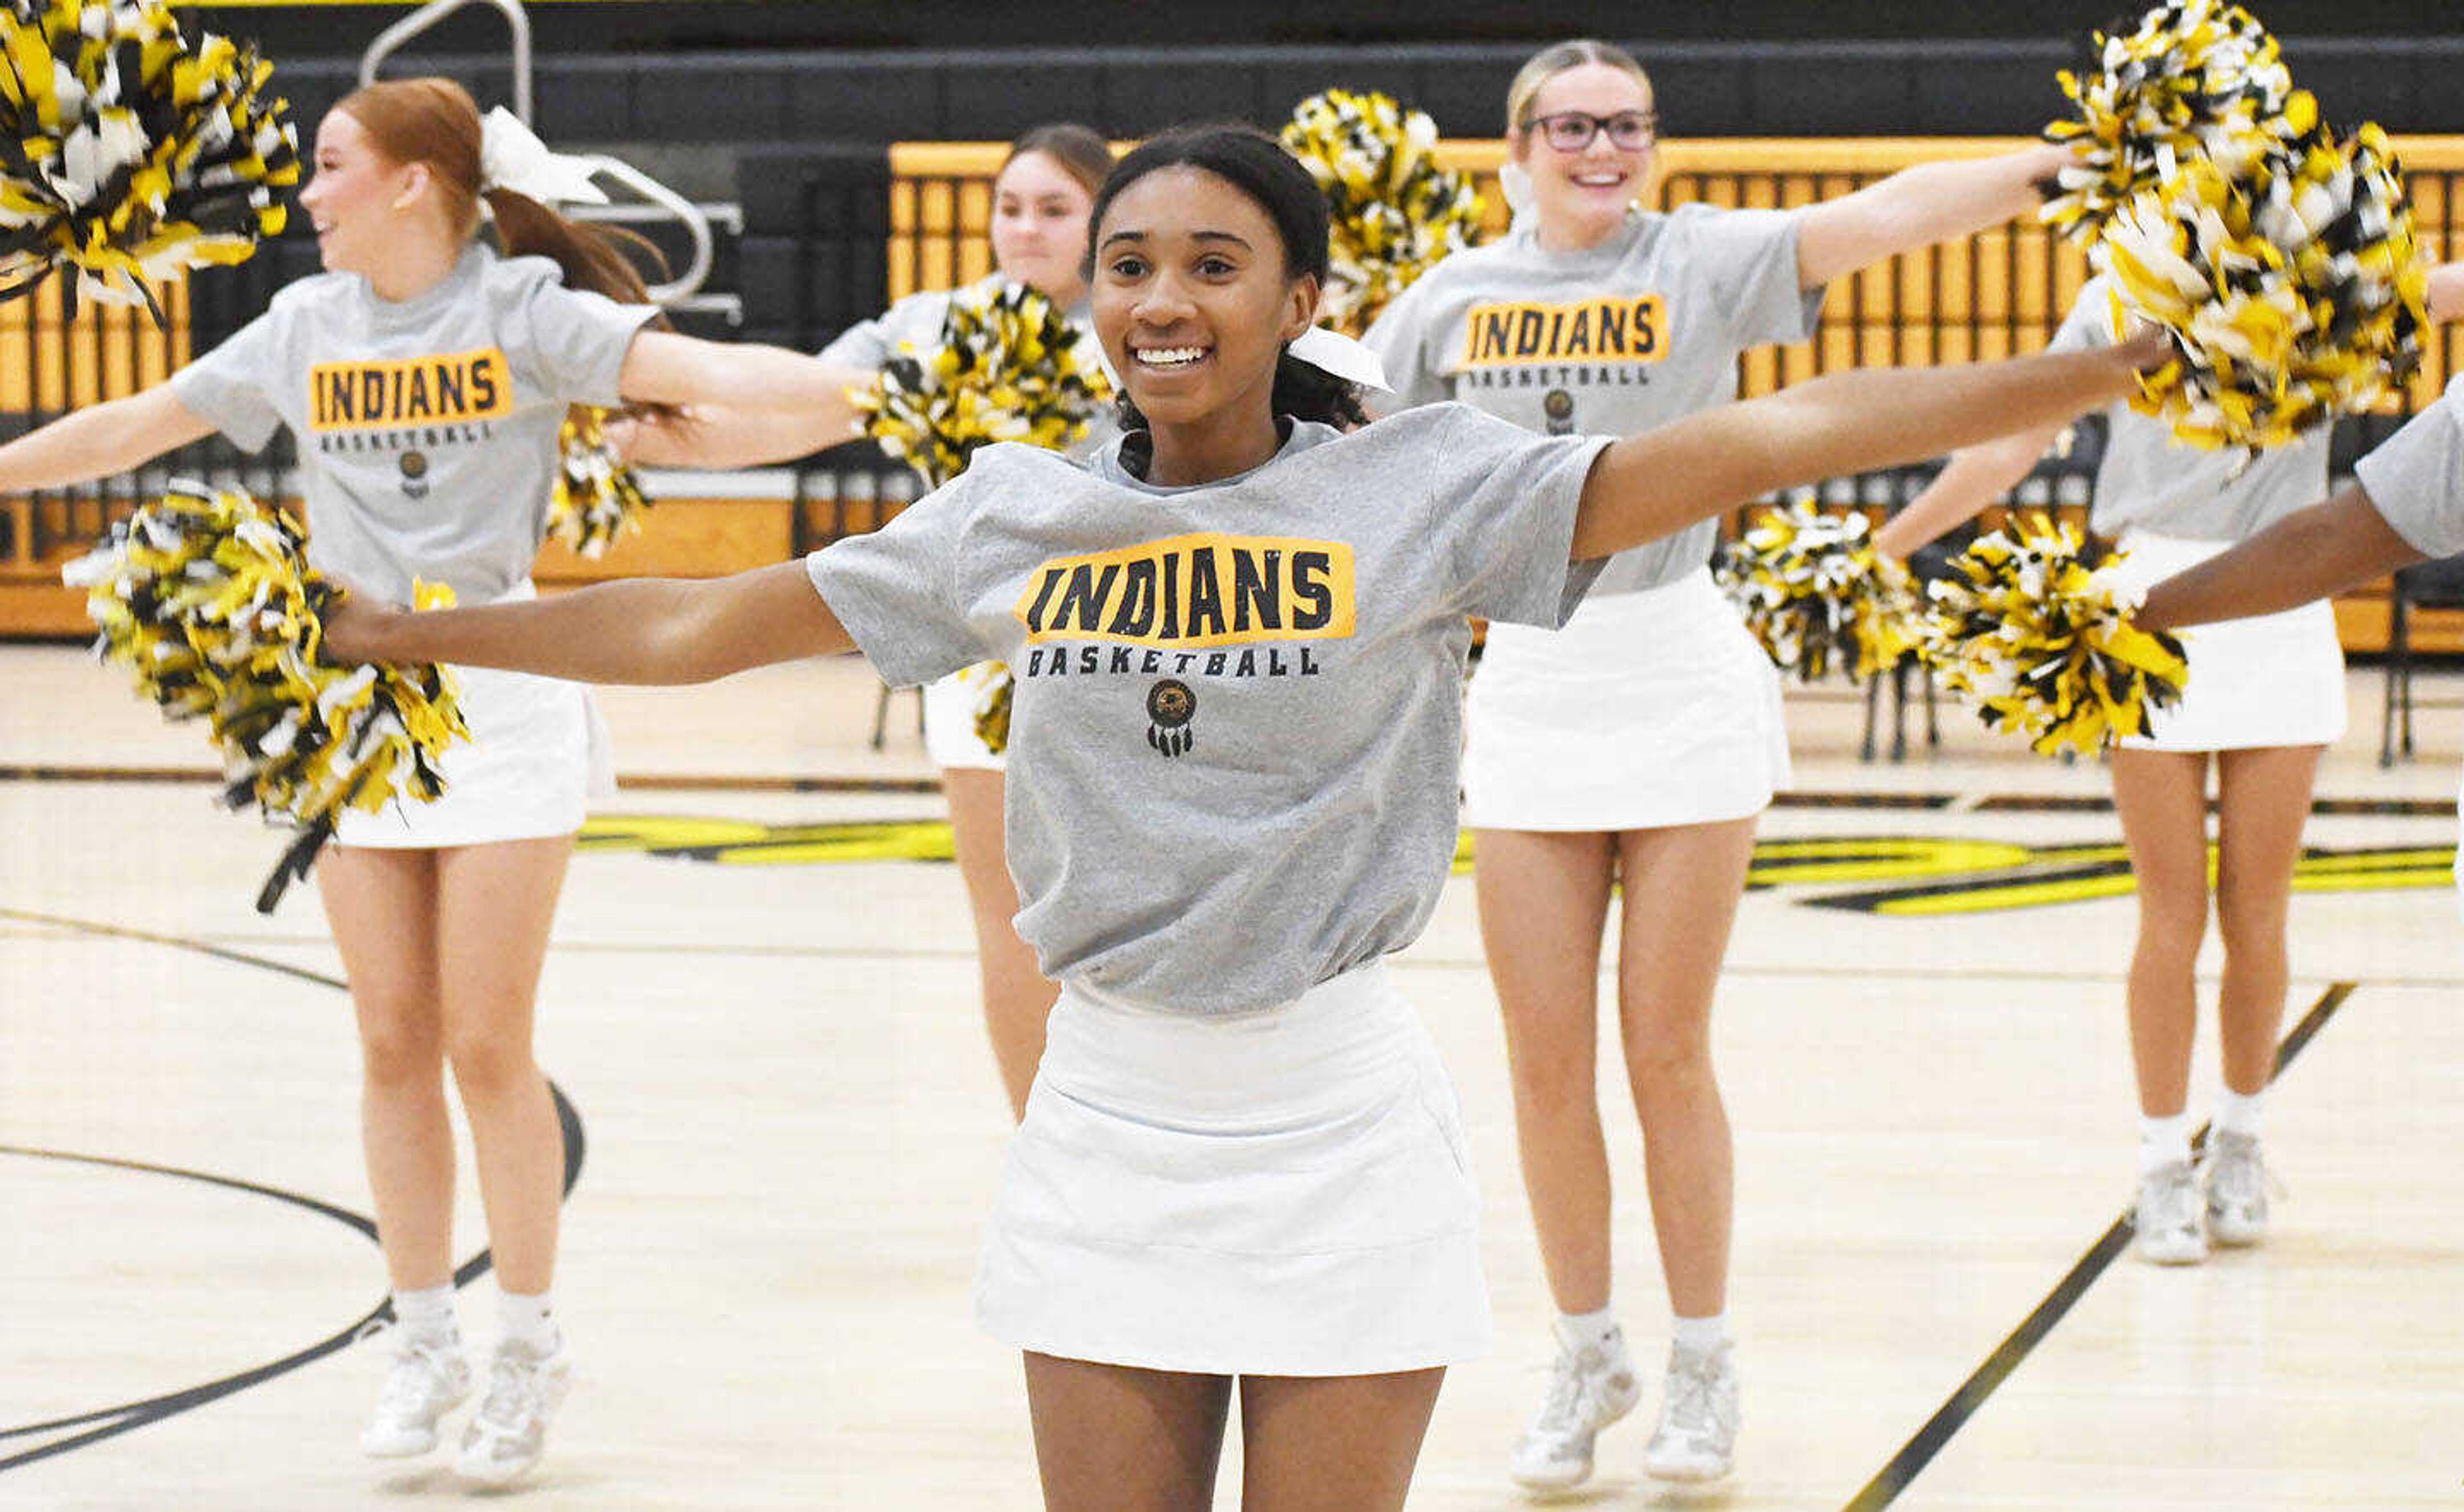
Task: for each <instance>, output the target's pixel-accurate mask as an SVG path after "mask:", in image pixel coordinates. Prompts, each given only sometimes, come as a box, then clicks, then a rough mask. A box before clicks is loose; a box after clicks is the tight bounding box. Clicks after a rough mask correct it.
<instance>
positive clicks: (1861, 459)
mask: <svg viewBox="0 0 2464 1512" xmlns="http://www.w3.org/2000/svg"><path fill="white" fill-rule="evenodd" d="M2171 351H2172V346H2171V343H2170V342H2169V341H2168V340H2167V339H2166V338H2165V337H2164V336H2163V335H2162V334H2160V333H2156V332H2148V333H2145V334H2143V335H2141V336H2138V337H2135V338H2133V339H2132V340H2128V341H2125V342H2123V344H2121V345H2119V346H2109V347H2102V348H2100V349H2098V350H2095V351H2090V352H2057V353H2046V354H2043V355H2040V356H2036V357H2023V358H2017V359H2014V360H2012V361H2009V362H1978V363H1970V364H1961V365H1952V366H1947V367H1925V368H1876V369H1870V370H1867V371H1862V372H1846V373H1835V374H1832V375H1831V376H1829V377H1826V378H1817V379H1815V380H1814V381H1813V382H1811V383H1799V384H1796V385H1795V386H1793V387H1791V388H1786V389H1783V390H1781V391H1780V392H1778V393H1776V394H1771V395H1768V396H1766V397H1764V398H1761V399H1754V400H1749V401H1747V402H1745V403H1743V404H1736V405H1722V406H1721V407H1719V408H1717V409H1712V410H1706V411H1705V412H1704V413H1702V414H1699V415H1692V416H1689V417H1687V418H1686V419H1683V420H1680V421H1678V422H1676V423H1675V424H1673V425H1666V426H1662V427H1660V428H1658V429H1656V430H1647V431H1645V432H1643V433H1642V434H1641V435H1639V436H1629V437H1627V438H1625V439H1624V440H1621V441H1616V442H1612V443H1610V444H1609V446H1608V447H1607V448H1606V449H1603V450H1602V451H1601V453H1600V456H1599V460H1598V461H1597V462H1595V463H1594V464H1593V466H1592V471H1591V476H1590V477H1589V478H1588V479H1587V480H1586V481H1585V482H1584V484H1583V499H1582V505H1581V509H1580V513H1579V514H1578V515H1577V516H1576V519H1575V522H1574V543H1573V551H1572V552H1571V553H1569V555H1570V556H1571V557H1572V558H1573V559H1574V560H1576V561H1584V560H1588V559H1592V558H1594V557H1605V556H1608V555H1609V554H1610V553H1612V552H1618V551H1623V550H1625V549H1627V548H1628V547H1631V546H1639V545H1640V544H1642V543H1643V542H1644V541H1647V540H1657V539H1658V538H1660V537H1662V536H1668V535H1673V534H1675V533H1676V532H1678V531H1681V530H1683V529H1684V528H1685V527H1686V526H1688V525H1691V524H1693V523H1694V522H1695V521H1697V520H1702V519H1708V518H1710V517H1711V516H1712V515H1718V514H1721V513H1723V512H1724V511H1727V510H1731V509H1735V508H1737V507H1738V506H1739V505H1742V504H1746V503H1749V502H1751V501H1752V500H1754V499H1757V498H1760V497H1762V496H1763V495H1764V494H1766V493H1771V492H1772V491H1774V490H1776V489H1783V488H1788V487H1791V486H1792V485H1795V484H1800V483H1812V482H1815V481H1816V480H1818V479H1821V478H1827V477H1838V476H1842V475H1844V474H1847V473H1852V472H1862V471H1870V470H1872V469H1874V468H1882V467H1893V466H1897V465H1899V464H1902V463H1907V462H1916V461H1920V460H1922V459H1924V458H1925V457H1934V456H1940V455H1941V454H1942V453H1944V452H1946V451H1951V450H1956V449H1959V448H1961V447H1967V446H1973V445H1975V444H1977V443H1978V442H1981V441H1987V440H1990V439H1991V438H1993V437H1995V436H1999V435H2004V434H2007V433H2008V432H2010V431H2011V430H2012V429H2013V428H2014V427H2015V428H2029V429H2035V428H2042V427H2050V426H2055V425H2058V424H2060V423H2061V422H2063V421H2065V420H2068V419H2070V418H2071V417H2072V416H2074V415H2077V414H2079V412H2081V411H2082V410H2087V409H2092V408H2095V407H2097V406H2099V405H2109V404H2112V403H2113V402H2114V401H2115V400H2117V399H2121V398H2123V396H2124V395H2126V394H2128V393H2130V392H2131V391H2132V390H2133V388H2134V387H2135V386H2136V384H2137V382H2138V379H2137V375H2138V372H2139V370H2140V369H2141V368H2143V367H2152V366H2154V365H2155V364H2157V363H2159V362H2164V361H2165V360H2166V359H2167V356H2169V355H2170V353H2171Z"/></svg>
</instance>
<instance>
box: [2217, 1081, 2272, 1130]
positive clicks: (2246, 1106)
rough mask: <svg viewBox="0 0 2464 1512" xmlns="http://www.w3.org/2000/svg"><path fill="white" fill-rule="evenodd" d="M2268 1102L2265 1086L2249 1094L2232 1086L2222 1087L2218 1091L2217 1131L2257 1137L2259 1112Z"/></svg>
mask: <svg viewBox="0 0 2464 1512" xmlns="http://www.w3.org/2000/svg"><path fill="white" fill-rule="evenodd" d="M2266 1103H2267V1090H2266V1088H2264V1087H2261V1088H2260V1089H2259V1090H2257V1091H2255V1092H2252V1093H2250V1094H2248V1095H2247V1096H2245V1095H2244V1094H2242V1093H2240V1092H2236V1091H2234V1090H2233V1088H2232V1087H2230V1086H2228V1087H2224V1088H2222V1089H2221V1090H2219V1091H2218V1092H2217V1093H2216V1132H2217V1133H2219V1134H2247V1135H2249V1136H2250V1137H2251V1138H2253V1139H2256V1138H2257V1137H2258V1123H2259V1113H2260V1111H2261V1109H2262V1108H2264V1107H2265V1106H2266Z"/></svg>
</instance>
